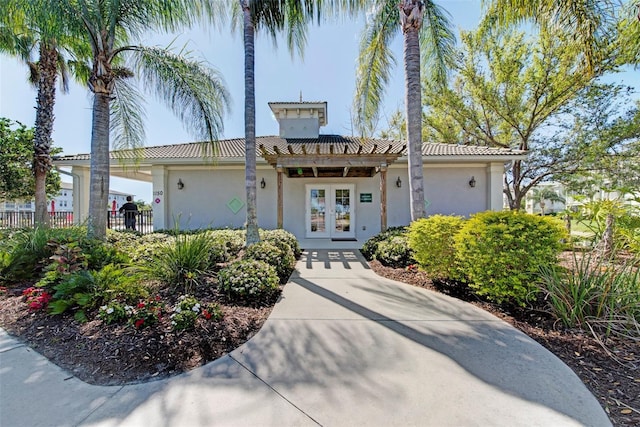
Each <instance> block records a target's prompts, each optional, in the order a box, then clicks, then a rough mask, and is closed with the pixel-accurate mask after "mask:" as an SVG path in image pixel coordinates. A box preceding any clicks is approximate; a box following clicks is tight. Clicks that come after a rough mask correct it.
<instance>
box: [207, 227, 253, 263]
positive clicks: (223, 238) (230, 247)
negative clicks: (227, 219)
mask: <svg viewBox="0 0 640 427" xmlns="http://www.w3.org/2000/svg"><path fill="white" fill-rule="evenodd" d="M210 233H211V235H212V237H213V238H214V240H215V241H218V242H222V243H223V244H224V245H225V246H226V248H227V253H228V256H229V259H232V258H235V257H237V256H238V254H239V253H240V251H241V250H242V248H244V242H245V231H244V230H231V229H222V230H211V231H210Z"/></svg>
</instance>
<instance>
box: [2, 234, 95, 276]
mask: <svg viewBox="0 0 640 427" xmlns="http://www.w3.org/2000/svg"><path fill="white" fill-rule="evenodd" d="M83 240H86V229H85V228H83V227H70V228H55V229H54V228H41V227H35V228H29V229H22V230H18V231H16V232H14V233H11V234H9V235H8V240H6V241H3V242H2V250H3V252H4V253H5V255H3V257H2V270H1V271H0V277H2V279H3V280H4V281H5V282H7V283H12V282H14V281H18V280H22V279H31V278H34V277H35V278H37V277H39V276H40V274H41V272H42V270H43V268H44V267H45V266H46V265H48V264H49V263H50V260H49V257H50V256H51V255H52V254H53V250H54V248H53V247H51V246H50V245H49V244H48V243H49V242H50V241H58V242H80V241H83Z"/></svg>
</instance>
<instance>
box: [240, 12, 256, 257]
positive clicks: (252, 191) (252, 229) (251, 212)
mask: <svg viewBox="0 0 640 427" xmlns="http://www.w3.org/2000/svg"><path fill="white" fill-rule="evenodd" d="M240 6H241V7H242V12H243V15H244V133H245V187H246V193H247V237H246V239H247V240H246V245H247V246H251V245H252V244H254V243H257V242H259V241H260V234H259V232H258V202H257V194H256V94H255V74H254V71H255V55H254V54H255V50H254V49H255V45H254V37H255V28H254V26H253V21H252V17H251V10H250V9H249V0H240Z"/></svg>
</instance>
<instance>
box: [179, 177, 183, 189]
mask: <svg viewBox="0 0 640 427" xmlns="http://www.w3.org/2000/svg"><path fill="white" fill-rule="evenodd" d="M183 188H184V182H182V178H178V190H182V189H183Z"/></svg>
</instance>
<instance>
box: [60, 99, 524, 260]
mask: <svg viewBox="0 0 640 427" xmlns="http://www.w3.org/2000/svg"><path fill="white" fill-rule="evenodd" d="M269 107H270V109H271V111H272V113H273V115H274V116H275V118H276V119H277V120H278V122H279V127H280V131H279V135H278V136H263V137H257V143H256V148H257V150H256V151H257V182H258V185H257V202H258V225H259V226H260V227H261V228H266V229H268V228H278V227H281V228H284V229H286V230H288V231H290V232H292V233H293V234H294V235H295V236H296V237H297V238H298V239H299V240H300V242H301V245H302V247H306V248H323V247H336V248H346V247H350V248H355V247H360V246H361V245H362V244H363V243H364V242H365V241H366V240H367V239H368V238H370V237H371V236H373V235H375V234H377V233H379V232H380V231H381V230H384V229H386V228H388V227H391V226H400V225H407V224H409V223H410V220H411V216H410V208H409V179H408V174H407V149H406V143H405V142H401V141H389V140H380V139H361V138H357V137H349V136H338V135H322V134H320V128H321V127H322V126H324V125H326V124H327V103H326V102H271V103H269ZM244 147H245V142H244V139H240V138H238V139H227V140H221V141H219V142H218V143H217V145H216V149H215V152H214V151H212V149H211V147H210V146H206V145H203V144H200V143H187V144H175V145H163V146H149V147H146V148H144V149H143V150H142V156H143V159H142V161H139V160H138V162H139V163H138V165H137V166H136V168H135V169H134V167H133V165H134V153H133V152H129V153H127V152H124V153H123V152H120V153H112V157H111V175H112V176H119V177H124V178H129V179H137V180H143V181H147V182H151V183H152V185H153V201H152V205H153V221H154V229H155V230H159V229H169V228H173V227H174V226H175V225H177V224H176V223H178V224H179V226H180V228H183V229H193V228H204V227H231V228H239V227H243V226H244V224H245V220H246V203H245V201H246V198H245V194H246V193H245V191H246V190H245V168H244V165H245V151H244ZM422 152H423V159H424V181H425V198H426V205H427V206H426V208H427V213H428V214H437V213H439V214H457V215H465V216H468V215H469V214H472V213H474V212H479V211H484V210H502V186H503V174H504V171H505V164H508V163H509V162H510V161H512V160H515V159H523V158H525V156H526V153H525V152H522V151H514V150H508V149H499V148H489V147H480V146H463V145H455V144H439V143H424V144H423V149H422ZM123 159H124V160H123ZM89 161H90V155H89V154H78V155H65V156H58V157H56V158H55V159H54V164H55V165H56V166H58V167H71V169H72V174H73V176H74V187H73V188H74V200H77V203H74V218H77V220H78V221H82V220H83V219H85V218H86V216H87V212H88V205H89V193H88V192H89Z"/></svg>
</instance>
